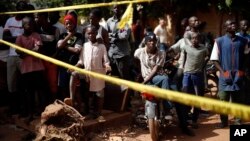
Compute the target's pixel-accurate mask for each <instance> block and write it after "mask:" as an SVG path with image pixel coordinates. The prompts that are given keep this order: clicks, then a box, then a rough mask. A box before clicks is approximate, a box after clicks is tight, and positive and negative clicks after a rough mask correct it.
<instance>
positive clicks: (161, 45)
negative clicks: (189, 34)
mask: <svg viewBox="0 0 250 141" xmlns="http://www.w3.org/2000/svg"><path fill="white" fill-rule="evenodd" d="M167 48H168V46H167V45H166V44H165V43H160V46H159V49H160V51H166V50H167Z"/></svg>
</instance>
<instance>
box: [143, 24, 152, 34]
mask: <svg viewBox="0 0 250 141" xmlns="http://www.w3.org/2000/svg"><path fill="white" fill-rule="evenodd" d="M150 32H154V31H153V28H152V27H150V26H147V27H146V28H145V29H144V35H145V36H146V35H147V34H148V33H150Z"/></svg>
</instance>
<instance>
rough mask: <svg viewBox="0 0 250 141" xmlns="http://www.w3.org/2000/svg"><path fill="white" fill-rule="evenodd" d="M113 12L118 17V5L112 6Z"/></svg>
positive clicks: (119, 10) (119, 11) (119, 12)
mask: <svg viewBox="0 0 250 141" xmlns="http://www.w3.org/2000/svg"><path fill="white" fill-rule="evenodd" d="M113 12H114V14H115V15H117V16H120V14H121V8H120V7H119V5H114V7H113Z"/></svg>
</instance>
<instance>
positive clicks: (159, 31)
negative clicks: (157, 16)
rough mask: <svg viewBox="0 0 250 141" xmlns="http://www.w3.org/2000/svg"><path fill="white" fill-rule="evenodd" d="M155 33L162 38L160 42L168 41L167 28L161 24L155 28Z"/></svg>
mask: <svg viewBox="0 0 250 141" xmlns="http://www.w3.org/2000/svg"><path fill="white" fill-rule="evenodd" d="M154 33H155V35H156V36H157V37H158V38H159V39H160V43H165V44H167V43H168V40H167V29H166V28H162V27H161V25H158V26H157V27H156V28H155V30H154Z"/></svg>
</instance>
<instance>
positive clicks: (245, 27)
mask: <svg viewBox="0 0 250 141" xmlns="http://www.w3.org/2000/svg"><path fill="white" fill-rule="evenodd" d="M248 28H249V22H248V20H241V21H240V30H241V31H243V32H247V30H248Z"/></svg>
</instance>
